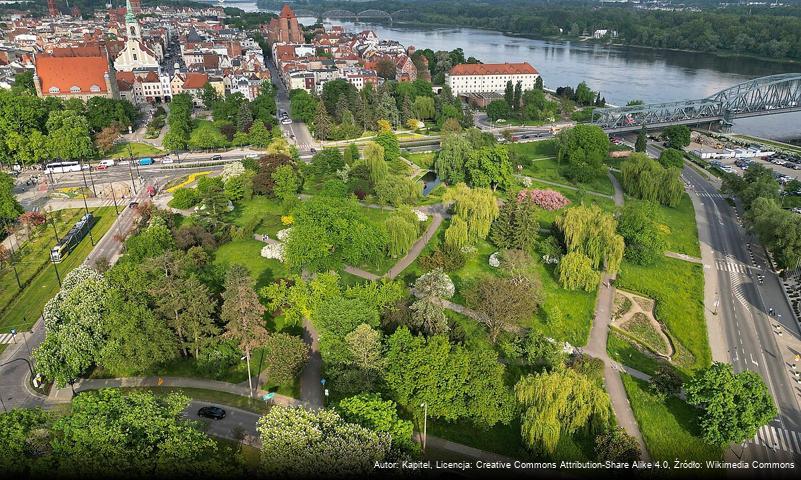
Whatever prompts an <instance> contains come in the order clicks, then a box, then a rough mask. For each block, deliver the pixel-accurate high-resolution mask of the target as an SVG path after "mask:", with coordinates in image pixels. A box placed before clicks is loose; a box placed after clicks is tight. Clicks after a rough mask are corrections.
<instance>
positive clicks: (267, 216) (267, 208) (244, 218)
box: [228, 195, 288, 238]
mask: <svg viewBox="0 0 801 480" xmlns="http://www.w3.org/2000/svg"><path fill="white" fill-rule="evenodd" d="M235 205H236V206H235V207H234V210H233V211H232V212H230V213H229V214H228V219H229V221H231V222H233V223H234V224H235V225H236V226H238V227H244V226H245V225H248V224H249V223H251V222H257V224H256V230H255V233H260V234H267V235H269V236H270V237H271V238H275V235H276V233H278V231H279V230H283V229H285V228H288V227H287V226H286V225H284V224H282V223H281V216H282V215H287V214H288V212H287V211H286V210H285V209H284V208H283V207H282V206H281V202H279V201H278V200H276V199H274V198H269V197H266V196H263V195H254V196H253V198H251V199H250V200H242V201H239V202H237V203H236V204H235ZM259 219H261V220H260V221H259Z"/></svg>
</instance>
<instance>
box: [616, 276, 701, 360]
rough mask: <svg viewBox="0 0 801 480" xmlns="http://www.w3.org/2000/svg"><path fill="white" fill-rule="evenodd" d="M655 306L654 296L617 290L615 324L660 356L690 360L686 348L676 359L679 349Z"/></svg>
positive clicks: (635, 340) (632, 338)
mask: <svg viewBox="0 0 801 480" xmlns="http://www.w3.org/2000/svg"><path fill="white" fill-rule="evenodd" d="M655 305H656V302H654V300H653V299H651V298H648V297H643V296H641V295H637V294H634V293H631V292H626V291H624V290H616V291H615V302H614V308H615V313H614V316H613V318H612V326H614V327H616V328H619V329H620V330H621V331H622V332H623V333H624V334H625V335H626V336H627V337H629V339H630V340H632V341H634V342H637V343H638V344H639V345H640V346H642V347H644V348H646V349H648V350H649V351H651V352H653V353H655V354H656V355H658V356H660V357H663V358H666V359H671V360H673V361H675V362H685V361H687V355H688V354H689V352H687V350H686V349H683V351H682V352H681V355H680V358H675V359H673V358H672V357H673V356H674V354H677V352H676V351H674V347H673V342H672V341H671V339H670V337H668V335H667V333H666V332H665V329H664V328H663V326H662V324H661V323H659V322H658V321H657V320H656V317H655V316H654V306H655ZM690 360H692V356H690ZM682 364H683V363H682Z"/></svg>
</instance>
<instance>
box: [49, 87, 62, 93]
mask: <svg viewBox="0 0 801 480" xmlns="http://www.w3.org/2000/svg"><path fill="white" fill-rule="evenodd" d="M60 91H61V89H59V88H58V87H50V90H48V92H50V93H58V92H60Z"/></svg>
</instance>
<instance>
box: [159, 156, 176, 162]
mask: <svg viewBox="0 0 801 480" xmlns="http://www.w3.org/2000/svg"><path fill="white" fill-rule="evenodd" d="M173 161H174V160H173V159H172V157H164V158H162V159H161V163H172V162H173Z"/></svg>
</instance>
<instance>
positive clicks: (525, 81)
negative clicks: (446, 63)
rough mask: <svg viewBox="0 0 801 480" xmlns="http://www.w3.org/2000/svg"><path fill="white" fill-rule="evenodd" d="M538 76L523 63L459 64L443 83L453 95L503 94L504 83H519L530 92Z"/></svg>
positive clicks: (534, 70)
mask: <svg viewBox="0 0 801 480" xmlns="http://www.w3.org/2000/svg"><path fill="white" fill-rule="evenodd" d="M539 76H540V74H539V72H538V71H537V69H536V68H534V67H532V66H531V65H529V64H528V63H527V62H523V63H476V64H472V63H461V64H459V65H454V67H453V68H451V71H450V72H448V75H447V76H446V79H445V83H446V84H447V85H448V86H449V87H450V89H451V91H452V92H453V94H454V95H464V94H468V93H490V92H503V91H504V89H505V88H506V83H507V82H509V81H511V82H512V84H517V82H521V83H522V86H523V90H531V89H533V88H534V84H535V83H536V81H537V78H538V77H539Z"/></svg>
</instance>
